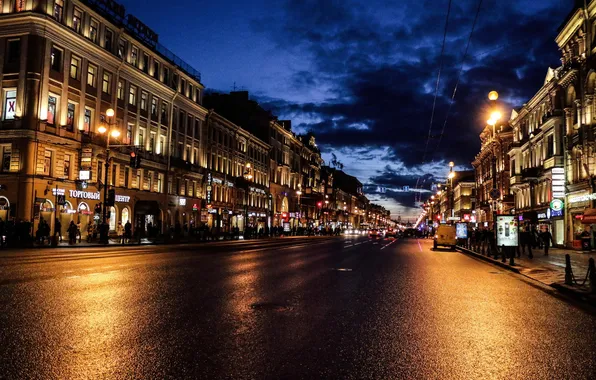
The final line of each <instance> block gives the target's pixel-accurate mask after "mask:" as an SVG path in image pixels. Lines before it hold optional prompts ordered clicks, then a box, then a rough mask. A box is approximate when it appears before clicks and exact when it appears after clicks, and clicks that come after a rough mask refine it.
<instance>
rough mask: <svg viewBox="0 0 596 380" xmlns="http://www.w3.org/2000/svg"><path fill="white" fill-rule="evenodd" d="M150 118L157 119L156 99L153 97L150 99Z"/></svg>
mask: <svg viewBox="0 0 596 380" xmlns="http://www.w3.org/2000/svg"><path fill="white" fill-rule="evenodd" d="M151 116H152V117H153V119H157V98H156V97H155V96H152V97H151Z"/></svg>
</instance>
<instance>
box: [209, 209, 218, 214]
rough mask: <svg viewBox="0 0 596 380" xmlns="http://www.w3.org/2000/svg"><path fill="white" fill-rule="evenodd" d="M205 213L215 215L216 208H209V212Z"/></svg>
mask: <svg viewBox="0 0 596 380" xmlns="http://www.w3.org/2000/svg"><path fill="white" fill-rule="evenodd" d="M207 212H208V213H209V214H217V209H216V208H210V209H209V210H207Z"/></svg>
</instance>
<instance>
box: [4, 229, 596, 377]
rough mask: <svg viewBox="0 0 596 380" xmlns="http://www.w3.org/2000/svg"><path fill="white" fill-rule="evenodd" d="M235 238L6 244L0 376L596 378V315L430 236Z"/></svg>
mask: <svg viewBox="0 0 596 380" xmlns="http://www.w3.org/2000/svg"><path fill="white" fill-rule="evenodd" d="M216 244H218V243H216ZM236 244H237V245H236V246H233V245H219V246H217V245H212V246H206V245H202V246H200V247H198V248H197V247H188V246H177V247H173V246H168V247H159V246H156V247H135V248H120V249H119V248H111V247H110V248H109V249H95V250H93V249H88V250H75V251H70V250H62V251H38V252H17V253H6V254H0V343H1V344H0V378H7V379H17V378H39V379H76V378H90V379H99V378H115V379H122V378H146V379H149V378H151V379H167V378H205V379H224V378H225V379H262V378H267V379H282V378H286V379H294V378H310V379H312V378H333V379H363V378H370V379H393V378H425V379H428V378H437V379H447V378H448V379H455V378H457V379H468V378H470V379H487V378H493V379H516V378H519V379H530V378H531V379H547V378H557V379H562V378H590V377H593V376H594V375H595V374H596V339H595V337H596V317H594V316H592V315H589V314H587V313H586V312H584V311H581V310H579V309H577V308H576V307H574V306H572V305H570V304H567V303H565V302H564V301H562V300H560V299H558V298H555V297H553V296H551V295H549V294H547V293H545V292H544V291H542V290H540V289H538V288H537V287H535V286H531V285H530V284H528V283H527V282H525V281H522V280H520V277H519V276H518V275H514V274H511V273H509V272H505V271H502V270H500V269H497V268H495V267H492V266H490V265H487V264H485V263H483V262H479V261H476V260H474V259H472V258H470V257H467V256H464V255H462V254H460V253H457V252H451V251H432V250H431V249H430V248H431V242H430V241H425V240H415V239H408V240H400V241H394V240H374V241H371V240H369V239H368V238H365V237H347V238H343V237H342V238H333V239H315V240H307V241H304V240H295V241H292V244H286V245H284V244H282V243H280V242H279V241H278V242H275V243H273V242H268V243H264V245H263V246H260V247H259V246H257V245H254V243H236Z"/></svg>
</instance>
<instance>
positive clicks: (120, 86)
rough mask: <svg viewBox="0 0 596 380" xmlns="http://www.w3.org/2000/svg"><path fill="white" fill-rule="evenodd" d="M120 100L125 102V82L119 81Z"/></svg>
mask: <svg viewBox="0 0 596 380" xmlns="http://www.w3.org/2000/svg"><path fill="white" fill-rule="evenodd" d="M118 99H119V100H124V82H122V81H121V80H119V81H118Z"/></svg>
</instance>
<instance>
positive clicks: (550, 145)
mask: <svg viewBox="0 0 596 380" xmlns="http://www.w3.org/2000/svg"><path fill="white" fill-rule="evenodd" d="M546 143H547V147H546V152H547V153H546V154H547V158H551V157H552V156H554V155H555V136H554V135H549V136H548V139H547V140H546Z"/></svg>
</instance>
